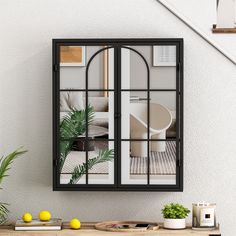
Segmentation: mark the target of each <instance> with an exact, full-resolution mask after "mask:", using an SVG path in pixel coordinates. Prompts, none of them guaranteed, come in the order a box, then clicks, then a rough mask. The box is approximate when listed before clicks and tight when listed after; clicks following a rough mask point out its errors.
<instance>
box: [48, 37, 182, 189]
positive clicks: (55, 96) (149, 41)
mask: <svg viewBox="0 0 236 236" xmlns="http://www.w3.org/2000/svg"><path fill="white" fill-rule="evenodd" d="M69 45H83V46H106V45H111V46H112V47H119V48H121V47H122V45H132V46H154V45H174V46H176V105H177V107H176V119H177V133H178V136H177V137H176V144H177V145H176V184H175V185H151V184H149V182H148V184H147V185H123V184H121V181H120V179H119V178H120V176H119V172H120V171H121V170H120V169H119V168H121V165H120V163H118V164H117V170H116V171H115V176H114V179H115V183H114V184H112V185H105V184H103V185H102V184H101V185H100V184H97V185H95V184H86V185H79V184H61V183H60V173H59V172H60V171H59V146H60V145H59V127H60V117H59V112H60V82H59V79H60V63H59V60H60V46H69ZM183 70H184V40H183V39H182V38H113V39H107V38H104V39H101V38H100V39H96V38H89V39H53V40H52V77H53V78H52V83H53V86H52V88H53V91H52V100H53V121H52V122H53V124H52V126H53V190H54V191H140V192H141V191H156V192H182V191H183V160H184V158H183V145H184V144H183V143H184V139H183V138H184V137H183V129H184V128H183V126H184V125H183V117H184V114H183V113H184V112H183V105H184V103H183V97H184V95H183V91H184V83H183V79H184V75H183ZM119 158H120V157H117V159H119ZM148 178H149V177H148Z"/></svg>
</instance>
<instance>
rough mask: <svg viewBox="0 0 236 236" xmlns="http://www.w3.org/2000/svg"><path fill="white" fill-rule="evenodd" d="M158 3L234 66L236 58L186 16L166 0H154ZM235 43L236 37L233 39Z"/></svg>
mask: <svg viewBox="0 0 236 236" xmlns="http://www.w3.org/2000/svg"><path fill="white" fill-rule="evenodd" d="M156 1H157V2H159V3H160V4H161V5H162V6H163V7H164V8H166V9H167V10H168V11H169V12H171V13H172V14H173V15H175V16H176V17H177V18H178V19H179V20H180V21H182V22H183V23H184V24H185V25H187V26H188V27H189V28H190V29H191V30H193V31H194V32H195V33H196V34H198V35H199V36H200V37H201V38H203V39H204V40H205V41H206V42H208V43H209V44H210V45H211V46H212V47H214V48H215V49H216V50H217V51H218V52H219V53H221V54H222V55H223V56H224V57H226V58H227V59H228V60H229V61H231V62H232V63H233V64H235V65H236V57H235V56H234V55H232V54H231V53H229V52H227V50H225V48H223V47H222V46H220V45H219V44H218V43H217V42H216V41H215V40H213V39H212V38H211V37H210V36H209V35H208V34H207V33H205V32H204V31H203V30H201V29H200V28H199V27H198V26H197V25H195V24H194V23H192V22H191V21H190V20H189V19H188V18H187V17H186V16H184V15H183V14H181V13H180V11H178V10H177V9H176V8H175V7H174V6H173V5H171V4H170V3H169V2H168V1H166V0H156ZM235 43H236V37H235Z"/></svg>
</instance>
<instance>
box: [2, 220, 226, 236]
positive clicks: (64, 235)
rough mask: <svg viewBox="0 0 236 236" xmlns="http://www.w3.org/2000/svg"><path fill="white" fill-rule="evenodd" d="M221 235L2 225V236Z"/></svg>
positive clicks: (91, 226)
mask: <svg viewBox="0 0 236 236" xmlns="http://www.w3.org/2000/svg"><path fill="white" fill-rule="evenodd" d="M136 235H139V236H172V235H173V236H175V235H177V236H178V235H179V236H221V233H220V230H219V229H216V230H206V231H196V230H192V229H191V228H190V227H189V228H187V229H184V230H167V229H163V228H162V227H160V229H158V230H156V231H147V232H138V233H137V232H123V233H122V232H108V231H100V230H96V229H95V228H94V223H82V226H81V229H79V230H71V229H69V227H68V223H64V224H63V229H62V230H60V231H15V230H14V226H12V225H10V226H0V236H136Z"/></svg>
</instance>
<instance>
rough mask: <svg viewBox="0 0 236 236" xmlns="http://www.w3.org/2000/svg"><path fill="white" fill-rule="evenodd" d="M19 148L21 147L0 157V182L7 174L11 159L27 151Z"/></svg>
mask: <svg viewBox="0 0 236 236" xmlns="http://www.w3.org/2000/svg"><path fill="white" fill-rule="evenodd" d="M21 149H22V147H20V148H19V149H17V150H15V151H14V152H12V153H10V154H8V155H7V156H6V157H1V158H0V184H1V183H2V180H3V178H4V177H7V176H8V175H7V172H8V171H9V170H10V168H11V164H12V163H13V161H14V160H15V159H16V158H17V157H19V156H20V155H22V154H24V153H26V152H27V150H21Z"/></svg>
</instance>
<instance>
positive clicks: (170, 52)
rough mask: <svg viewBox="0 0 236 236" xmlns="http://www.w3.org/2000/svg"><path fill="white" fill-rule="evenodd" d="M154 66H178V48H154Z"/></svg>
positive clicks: (160, 46) (163, 46)
mask: <svg viewBox="0 0 236 236" xmlns="http://www.w3.org/2000/svg"><path fill="white" fill-rule="evenodd" d="M153 66H176V46H166V45H158V46H153Z"/></svg>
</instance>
